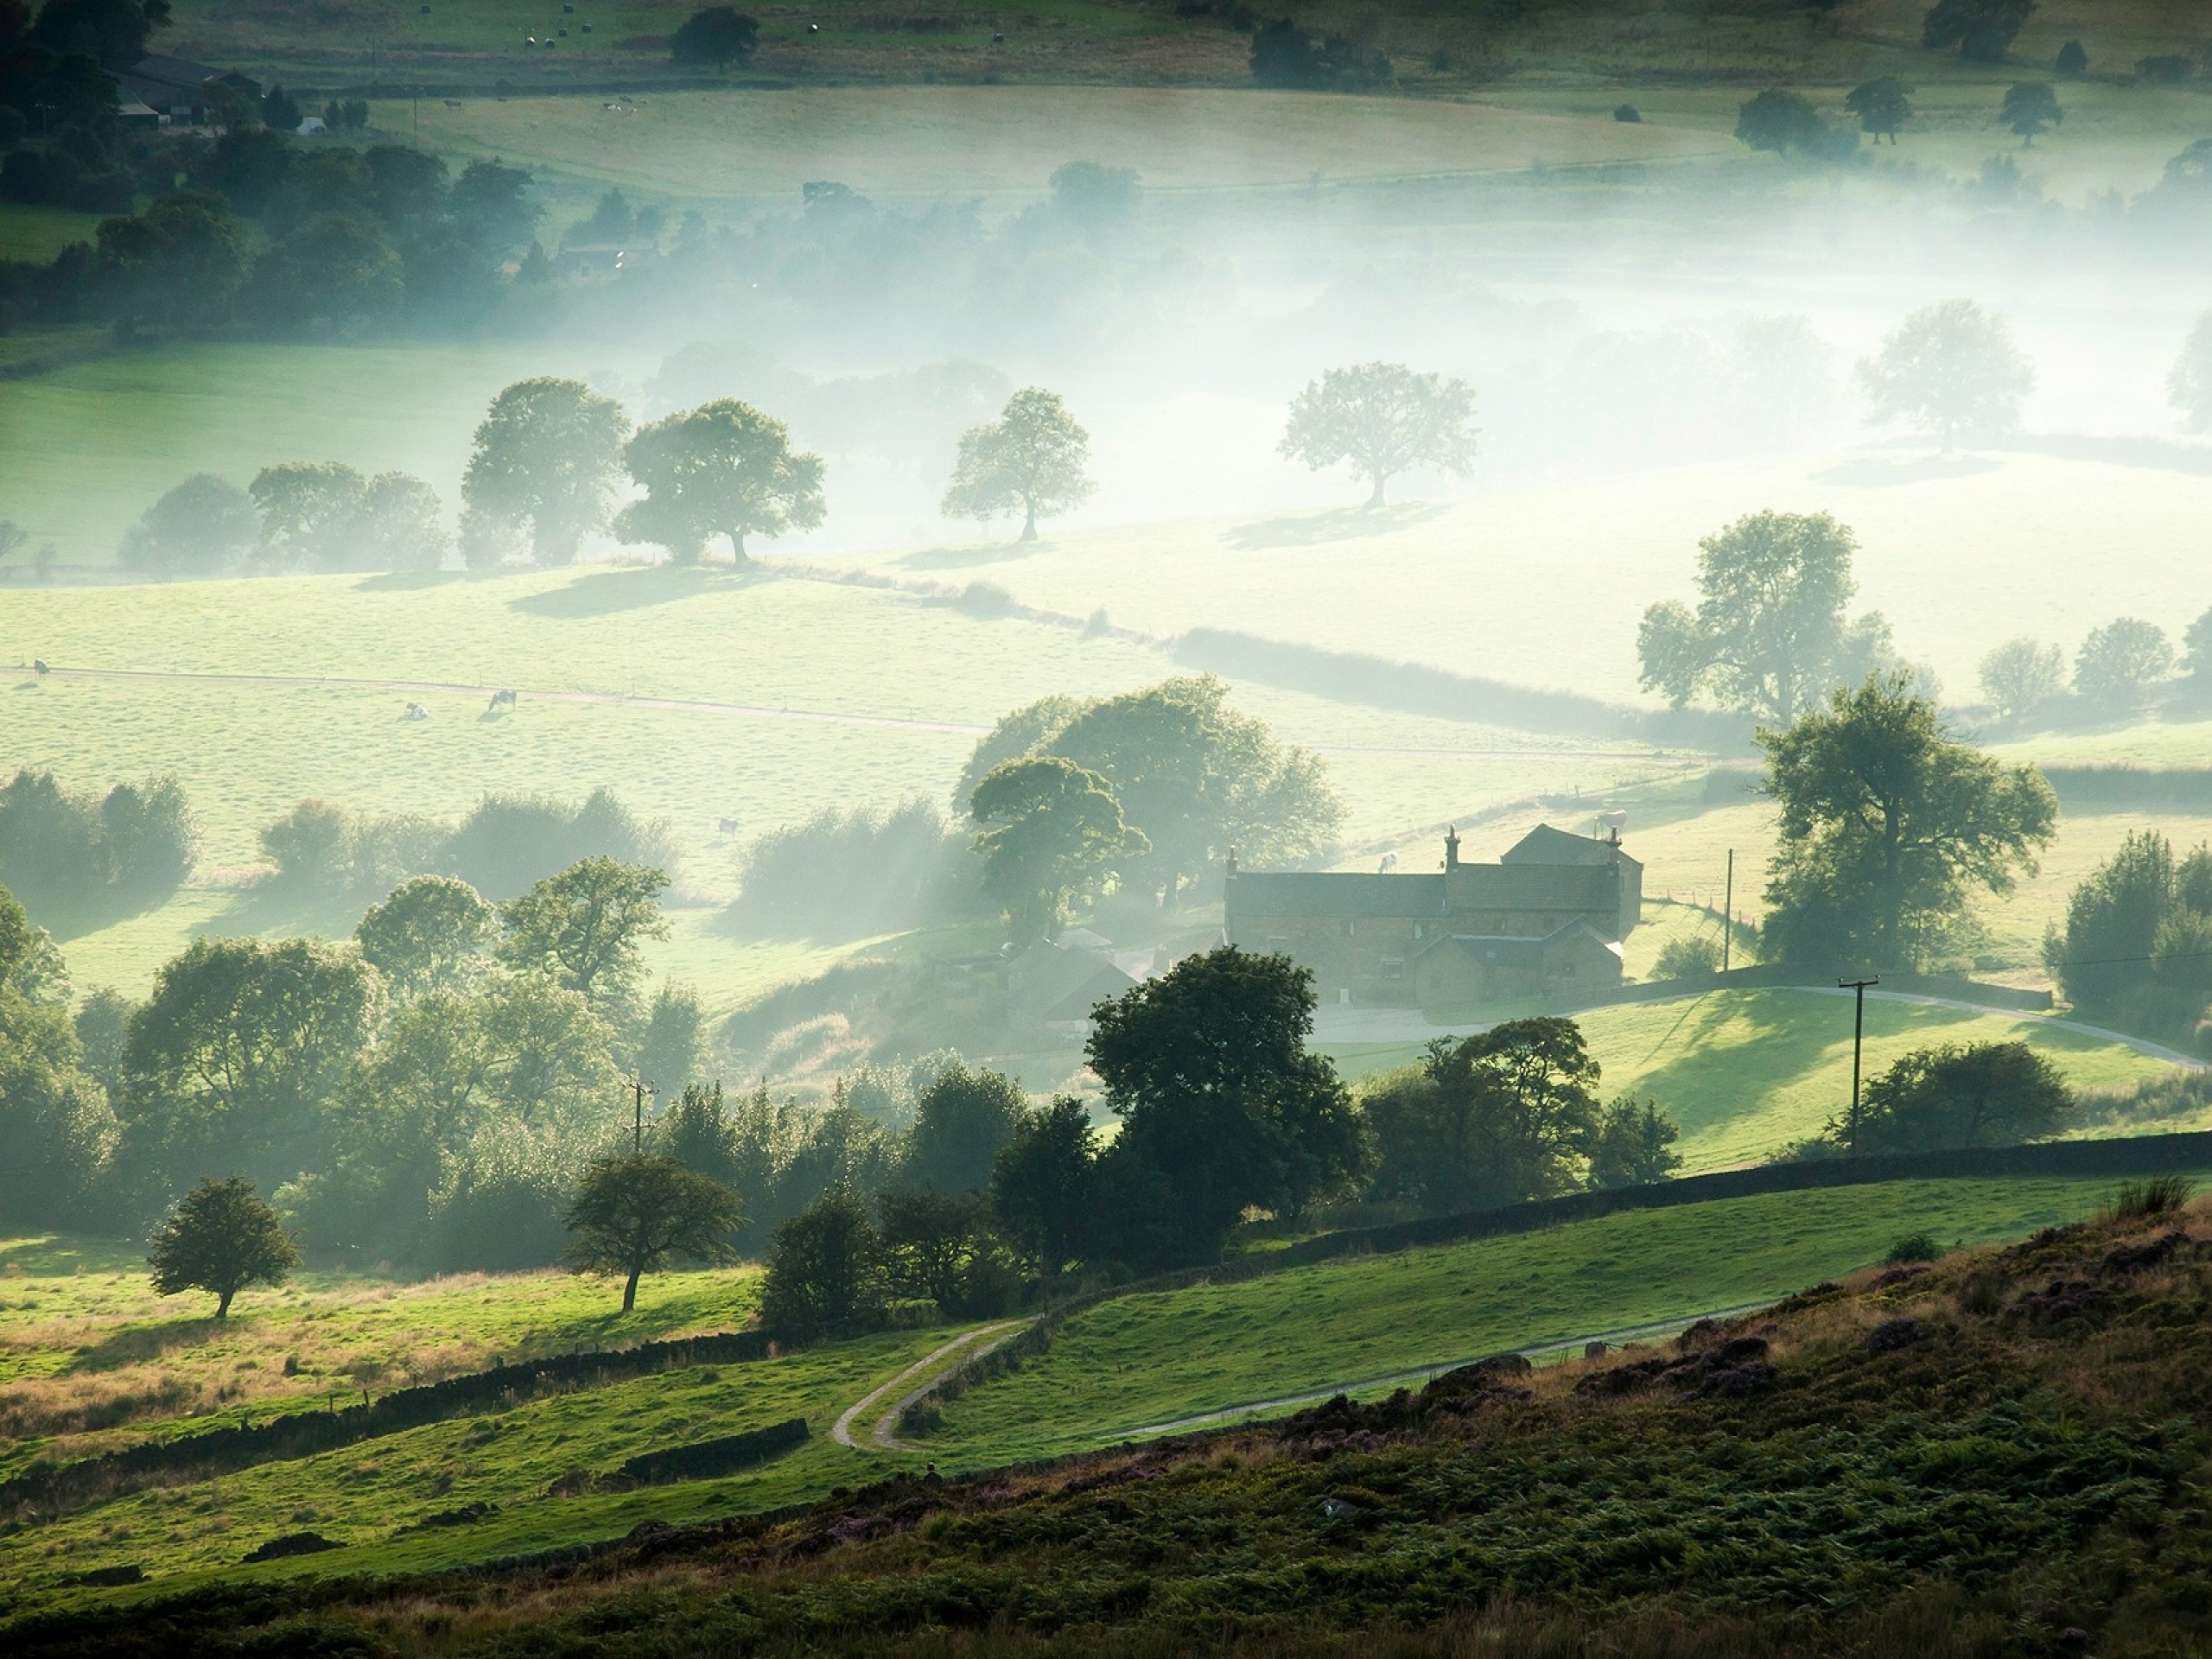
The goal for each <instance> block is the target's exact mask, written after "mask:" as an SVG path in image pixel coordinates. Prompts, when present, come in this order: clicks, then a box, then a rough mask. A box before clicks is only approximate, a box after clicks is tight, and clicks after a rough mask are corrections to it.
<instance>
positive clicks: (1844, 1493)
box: [10, 1210, 2212, 1659]
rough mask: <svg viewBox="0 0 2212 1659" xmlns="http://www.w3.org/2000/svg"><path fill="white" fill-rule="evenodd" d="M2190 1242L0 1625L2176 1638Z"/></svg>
mask: <svg viewBox="0 0 2212 1659" xmlns="http://www.w3.org/2000/svg"><path fill="white" fill-rule="evenodd" d="M2177 1222H2178V1224H2179V1225H2178V1227H2177V1225H2176V1224H2177ZM2202 1225H2203V1212H2202V1211H2201V1210H2198V1211H2191V1212H2190V1213H2188V1214H2186V1215H2183V1216H2182V1217H2174V1216H2171V1215H2160V1216H2156V1217H2131V1218H2125V1219H2119V1220H2101V1221H2098V1222H2096V1223H2094V1224H2090V1225H2088V1226H2087V1227H2079V1228H2071V1229H2067V1230H2061V1231H2058V1232H2056V1233H2045V1234H2040V1235H2038V1236H2036V1237H2035V1238H2033V1239H2031V1240H2026V1241H2024V1242H2022V1243H2018V1244H2014V1245H2012V1246H2009V1247H2006V1248H2004V1249H1983V1250H1977V1251H1973V1252H1967V1253H1964V1254H1961V1255H1955V1256H1953V1257H1951V1258H1949V1259H1948V1260H1946V1261H1944V1262H1941V1263H1939V1264H1938V1265H1937V1266H1936V1268H1934V1269H1933V1270H1921V1271H1917V1272H1914V1273H1909V1274H1874V1275H1867V1276H1865V1277H1861V1278H1859V1279H1855V1280H1853V1281H1851V1282H1850V1283H1848V1284H1846V1285H1842V1286H1835V1285H1827V1286H1822V1287H1820V1288H1819V1289H1818V1290H1815V1291H1813V1292H1808V1294H1804V1295H1802V1296H1799V1297H1796V1298H1793V1299H1792V1300H1790V1301H1789V1302H1787V1303H1785V1304H1783V1305H1782V1306H1779V1307H1777V1308H1776V1309H1774V1310H1772V1311H1771V1312H1770V1313H1765V1314H1764V1315H1760V1316H1757V1317H1755V1318H1753V1319H1745V1320H1739V1321H1736V1322H1734V1323H1732V1324H1730V1325H1726V1326H1724V1327H1723V1328H1721V1329H1720V1330H1719V1331H1717V1332H1702V1333H1700V1336H1699V1338H1697V1339H1696V1340H1695V1341H1689V1340H1686V1341H1684V1342H1683V1343H1681V1344H1668V1345H1666V1346H1664V1347H1658V1348H1654V1347H1644V1348H1642V1349H1640V1350H1632V1351H1630V1352H1628V1353H1627V1354H1625V1355H1621V1356H1607V1357H1604V1358H1601V1359H1599V1360H1595V1361H1587V1362H1585V1361H1580V1360H1578V1361H1576V1362H1575V1363H1572V1364H1570V1365H1567V1366H1563V1367H1560V1368H1558V1369H1556V1370H1551V1371H1548V1372H1541V1373H1539V1374H1537V1375H1535V1376H1531V1377H1525V1378H1499V1377H1496V1376H1488V1377H1485V1376H1459V1377H1455V1378H1451V1379H1447V1380H1445V1381H1441V1382H1440V1383H1438V1384H1437V1385H1436V1386H1435V1387H1433V1388H1430V1389H1424V1390H1422V1391H1421V1393H1420V1394H1418V1395H1411V1394H1408V1395H1401V1396H1399V1397H1397V1398H1395V1399H1394V1400H1391V1401H1388V1402H1381V1403H1378V1404H1377V1405H1375V1406H1371V1407H1358V1406H1356V1405H1354V1404H1351V1403H1350V1402H1337V1403H1335V1404H1332V1405H1331V1406H1329V1407H1327V1408H1324V1409H1321V1410H1319V1411H1317V1412H1314V1413H1311V1414H1306V1416H1304V1417H1302V1418H1300V1419H1299V1420H1296V1421H1292V1422H1290V1423H1287V1424H1285V1425H1281V1426H1279V1427H1278V1426H1267V1427H1258V1428H1251V1429H1243V1430H1233V1431H1230V1432H1227V1433H1218V1434H1214V1435H1210V1436H1206V1437H1203V1438H1200V1439H1198V1440H1191V1441H1186V1442H1184V1443H1181V1444H1179V1445H1175V1446H1166V1447H1140V1448H1116V1449H1115V1450H1113V1451H1110V1452H1103V1453H1101V1454H1099V1455H1098V1456H1096V1457H1095V1458H1092V1459H1086V1460H1084V1461H1083V1462H1080V1463H1077V1464H1076V1465H1073V1466H1065V1467H1059V1468H1049V1469H1042V1470H1027V1471H1006V1472H1001V1473H994V1474H990V1475H987V1476H982V1477H980V1478H976V1479H973V1480H954V1481H951V1482H934V1483H932V1482H916V1481H913V1480H912V1479H905V1480H893V1481H886V1482H882V1483H880V1484H874V1485H871V1486H866V1487H862V1488H861V1490H859V1491H841V1492H839V1493H837V1494H836V1495H835V1496H834V1497H831V1498H830V1499H829V1500H828V1501H825V1502H823V1503H819V1504H817V1505H816V1506H815V1507H813V1508H811V1509H810V1510H806V1511H805V1512H804V1513H802V1514H799V1515H797V1516H790V1517H786V1518H784V1519H781V1520H779V1521H777V1522H766V1523H764V1522H748V1521H744V1520H736V1519H733V1520H729V1521H725V1522H721V1524H718V1525H715V1526H710V1527H707V1528H703V1529H699V1530H697V1531H696V1532H692V1533H690V1534H683V1533H671V1532H667V1531H655V1532H653V1533H651V1534H648V1535H639V1536H638V1537H637V1538H634V1539H632V1540H631V1541H628V1542H626V1543H624V1544H616V1545H613V1546H612V1547H611V1548H608V1549H607V1550H606V1551H604V1552H602V1553H601V1554H600V1555H599V1557H598V1558H597V1559H596V1560H594V1561H593V1562H592V1563H591V1564H590V1565H589V1566H588V1567H586V1568H585V1569H584V1570H582V1571H579V1570H577V1567H576V1566H575V1563H574V1562H572V1561H564V1562H563V1563H562V1564H560V1565H559V1566H558V1567H525V1568H524V1569H523V1570H521V1571H520V1572H519V1573H516V1574H514V1575H512V1576H511V1577H505V1578H503V1579H501V1580H497V1581H495V1582H493V1583H490V1584H486V1582H484V1581H483V1580H480V1579H473V1578H472V1579H463V1578H454V1579H449V1580H432V1579H423V1578H416V1579H405V1580H383V1581H379V1580H378V1579H377V1578H376V1577H374V1576H372V1575H374V1574H376V1573H378V1571H379V1569H381V1568H383V1567H385V1561H384V1560H380V1559H378V1558H376V1557H373V1556H369V1555H366V1554H364V1553H363V1552H359V1551H356V1552H351V1553H350V1554H347V1555H329V1556H324V1557H320V1558H317V1559H316V1560H315V1562H314V1563H313V1566H314V1568H315V1583H314V1584H313V1586H312V1587H308V1586H305V1585H302V1587H300V1588H298V1589H296V1590H292V1591H289V1592H276V1593H263V1594H259V1595H256V1596H254V1597H252V1598H251V1599H246V1598H238V1597H232V1596H213V1595H210V1596H205V1597H200V1598H198V1599H194V1598H193V1597H192V1596H190V1595H189V1594H188V1593H187V1594H184V1595H179V1594H178V1593H177V1592H179V1591H185V1592H189V1590H190V1589H191V1587H192V1580H189V1579H187V1580H183V1581H182V1582H181V1583H172V1584H169V1585H161V1584H157V1585H156V1586H155V1587H154V1588H153V1589H152V1590H150V1591H141V1592H125V1596H126V1597H127V1598H128V1599H124V1600H122V1601H121V1602H120V1605H118V1606H117V1607H116V1608H115V1609H114V1611H111V1612H107V1613H104V1614H100V1613H92V1612H91V1611H89V1610H87V1611H86V1612H85V1613H84V1614H82V1615H79V1617H77V1618H68V1617H67V1616H64V1617H61V1618H53V1619H51V1620H50V1621H49V1622H47V1623H44V1624H33V1625H22V1624H19V1625H17V1626H16V1627H15V1628H14V1629H13V1630H11V1631H10V1635H11V1637H13V1638H14V1641H15V1644H16V1647H17V1649H18V1650H20V1651H22V1652H25V1653H26V1654H48V1653H51V1654H56V1655H60V1654H70V1655H74V1654H80V1653H81V1654H90V1653H93V1652H101V1653H113V1652H122V1653H128V1654H137V1653H140V1652H148V1653H150V1652H154V1651H157V1650H161V1648H162V1646H163V1645H168V1646H169V1647H170V1648H171V1649H172V1650H173V1649H174V1646H175V1644H178V1643H189V1642H192V1641H194V1639H196V1638H202V1637H206V1638H213V1637H216V1636H217V1634H218V1633H219V1634H220V1637H222V1638H223V1639H226V1640H235V1639H237V1638H238V1637H246V1638H247V1639H258V1640H260V1641H264V1642H267V1643H270V1644H271V1645H274V1644H275V1643H277V1642H280V1641H281V1642H283V1643H289V1644H290V1645H292V1646H295V1647H308V1646H310V1645H312V1646H314V1647H316V1648H319V1649H322V1650H327V1651H356V1652H358V1651H363V1650H369V1651H374V1650H376V1649H378V1647H384V1648H387V1649H426V1648H427V1649H435V1650H436V1651H439V1652H442V1653H451V1654H456V1655H462V1654H467V1655H474V1654H493V1653H512V1652H518V1651H564V1650H576V1651H581V1650H585V1649H589V1650H591V1651H593V1652H595V1653H603V1654H608V1655H613V1656H618V1659H629V1656H647V1655H658V1654H670V1653H677V1652H687V1651H698V1650H701V1649H706V1648H709V1647H716V1648H719V1647H738V1646H742V1648H743V1649H744V1650H746V1651H748V1652H755V1653H762V1654H779V1655H780V1654H787V1653H788V1654H796V1653H799V1652H803V1651H819V1650H821V1649H823V1648H824V1647H834V1648H836V1649H838V1650H840V1651H844V1652H853V1653H865V1654H890V1653H907V1652H912V1653H933V1654H942V1653H945V1652H948V1651H955V1652H960V1653H964V1654H973V1655H977V1656H999V1655H1032V1654H1037V1653H1041V1652H1045V1651H1057V1652H1069V1651H1075V1652H1084V1653H1095V1654H1116V1655H1122V1654H1128V1655H1135V1654H1139V1653H1157V1652H1165V1651H1188V1650H1192V1649H1197V1648H1199V1647H1204V1648H1205V1649H1208V1650H1211V1651H1217V1652H1230V1653H1235V1654H1239V1655H1245V1656H1251V1659H1260V1656H1273V1659H1288V1656H1319V1655H1321V1654H1325V1653H1364V1654H1377V1655H1381V1654H1390V1655H1396V1656H1405V1659H1412V1656H1426V1655H1432V1654H1433V1655H1438V1656H1443V1655H1446V1654H1465V1653H1468V1652H1500V1653H1574V1654H1588V1653H1600V1652H1636V1653H1640V1654H1649V1655H1653V1656H1666V1659H1691V1656H1698V1659H1751V1656H1755V1655H1757V1656H1767V1655H1777V1654H1783V1655H1823V1656H1825V1655H1834V1656H1839V1659H1840V1656H1843V1655H1846V1654H1849V1655H1853V1656H1874V1659H1888V1656H1899V1659H1903V1656H1913V1659H1966V1656H1969V1655H1992V1654H2000V1653H2017V1654H2021V1655H2030V1654H2049V1653H2065V1652H2083V1651H2089V1652H2095V1653H2098V1654H2101V1655H2107V1656H2113V1659H2149V1656H2153V1655H2160V1656H2164V1655H2173V1654H2181V1653H2189V1652H2193V1651H2196V1650H2197V1649H2199V1648H2201V1646H2202V1635H2203V1624H2204V1618H2205V1614H2204V1605H2205V1598H2204V1587H2203V1586H2204V1582H2205V1579H2206V1575H2207V1573H2208V1572H2212V1556H2208V1552H2207V1548H2206V1544H2205V1537H2206V1532H2207V1527H2208V1522H2212V1516H2208V1515H2207V1505H2206V1503H2205V1502H2204V1498H2203V1495H2202V1482H2201V1480H2200V1479H2199V1478H2198V1476H2199V1474H2200V1472H2201V1470H2202V1464H2203V1461H2204V1459H2205V1457H2206V1456H2207V1453H2208V1451H2212V1442H2208V1439H2207V1435H2206V1433H2205V1429H2204V1427H2203V1425H2202V1421H2201V1416H2200V1414H2197V1413H2196V1412H2195V1411H2194V1410H2192V1409H2191V1408H2190V1404H2191V1402H2196V1400H2198V1398H2199V1397H2200V1395H2201V1387H2202V1385H2201V1378H2202V1375H2203V1372H2204V1370H2205V1367H2206V1364H2207V1363H2208V1360H2209V1359H2212V1353H2208V1349H2207V1343H2206V1336H2205V1326H2204V1324H2203V1322H2202V1320H2201V1319H2197V1318H2196V1317H2195V1315H2194V1313H2193V1311H2192V1310H2193V1309H2194V1308H2195V1306H2196V1304H2197V1303H2198V1301H2199V1300H2201V1299H2202V1296H2203V1295H2204V1294H2205V1293H2206V1288H2207V1284H2208V1262H2207V1256H2206V1252H2205V1249H2204V1247H2203V1245H2202V1243H2201V1242H2199V1241H2196V1240H2193V1239H2192V1238H2191V1237H2190V1235H2191V1234H2192V1233H2195V1232H2196V1231H2199V1230H2202ZM2170 1229H2171V1231H2170ZM2053 1280H2056V1281H2061V1282H2062V1283H2063V1284H2064V1285H2066V1286H2067V1287H2069V1294H2065V1295H2057V1294H2047V1293H2045V1292H2044V1289H2043V1287H2044V1285H2045V1284H2046V1283H2048V1282H2050V1281H2053ZM2154 1413H2155V1414H2158V1415H2157V1416H2156V1418H2155V1421H2154V1419H2153V1417H2152V1414H2154ZM348 1567H351V1568H353V1571H354V1573H356V1574H357V1576H356V1577H354V1578H353V1579H352V1580H340V1581H338V1582H335V1583H334V1582H332V1576H333V1569H334V1568H335V1569H336V1570H337V1571H339V1572H344V1571H346V1569H347V1568H348ZM58 1605H60V1604H56V1603H48V1606H49V1607H57V1606H58ZM79 1605H82V1604H79Z"/></svg>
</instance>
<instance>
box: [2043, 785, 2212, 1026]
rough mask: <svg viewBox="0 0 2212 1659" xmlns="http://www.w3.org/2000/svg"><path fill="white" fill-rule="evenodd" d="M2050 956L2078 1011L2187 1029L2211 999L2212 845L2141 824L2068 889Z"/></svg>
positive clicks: (2048, 962) (2049, 943)
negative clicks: (2177, 852)
mask: <svg viewBox="0 0 2212 1659" xmlns="http://www.w3.org/2000/svg"><path fill="white" fill-rule="evenodd" d="M2044 965H2045V966H2046V967H2047V968H2049V969H2050V976H2051V977H2052V978H2053V979H2054V980H2056V982H2057V983H2058V988H2059V989H2060V990H2061V991H2062V992H2063V993H2064V994H2065V996H2066V1000H2067V1001H2069V1002H2071V1003H2072V1004H2073V1005H2074V1007H2075V1009H2076V1010H2078V1011H2079V1012H2080V1013H2082V1014H2085V1015H2087V1016H2088V1017H2089V1018H2091V1019H2094V1020H2107V1021H2110V1022H2111V1023H2113V1024H2115V1025H2119V1026H2122V1027H2132V1028H2134V1029H2137V1030H2151V1031H2157V1032H2160V1033H2169V1032H2171V1033H2173V1034H2175V1035H2177V1036H2181V1035H2186V1034H2187V1033H2188V1032H2189V1031H2190V1028H2191V1027H2193V1026H2194V1025H2195V1024H2196V1021H2197V1020H2200V1019H2202V1017H2203V1015H2204V1013H2205V1009H2206V1007H2207V1005H2208V1003H2212V850H2207V849H2205V848H2202V847H2199V848H2198V849H2196V851H2194V852H2192V853H2190V855H2188V856H2187V857H2185V858H2182V859H2178V860H2177V859H2176V858H2175V856H2174V851H2173V848H2172V846H2171V843H2170V842H2168V841H2167V840H2166V838H2165V837H2164V836H2162V835H2160V834H2159V833H2158V831H2157V830H2155V829H2143V830H2138V831H2135V832H2133V833H2132V834H2130V835H2129V836H2127V837H2126V839H2125V840H2124V841H2122V842H2120V849H2119V850H2118V851H2117V852H2115V853H2113V855H2112V856H2111V857H2110V858H2108V859H2107V860H2106V861H2104V862H2103V863H2102V864H2100V865H2099V866H2097V868H2095V869H2094V870H2092V871H2091V872H2090V873H2089V874H2088V878H2087V879H2086V880H2083V881H2082V884H2081V886H2079V887H2075V889H2074V891H2073V893H2071V894H2070V895H2069V897H2068V899H2067V903H2066V922H2065V925H2064V926H2063V927H2058V928H2053V929H2052V930H2051V931H2050V936H2049V937H2048V938H2045V940H2044Z"/></svg>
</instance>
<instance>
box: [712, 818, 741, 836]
mask: <svg viewBox="0 0 2212 1659" xmlns="http://www.w3.org/2000/svg"><path fill="white" fill-rule="evenodd" d="M715 829H718V830H720V831H721V833H722V834H723V835H726V836H734V835H735V834H736V833H737V820H736V819H735V818H717V819H715Z"/></svg>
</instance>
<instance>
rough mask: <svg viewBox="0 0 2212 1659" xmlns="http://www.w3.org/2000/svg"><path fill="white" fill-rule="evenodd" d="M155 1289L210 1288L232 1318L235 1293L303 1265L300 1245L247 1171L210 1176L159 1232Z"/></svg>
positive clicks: (152, 1257)
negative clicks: (259, 1194)
mask: <svg viewBox="0 0 2212 1659" xmlns="http://www.w3.org/2000/svg"><path fill="white" fill-rule="evenodd" d="M147 1260H148V1262H149V1263H150V1264H151V1265H152V1267H153V1269H154V1291H155V1294H157V1295H162V1296H175V1295H176V1294H178V1293H180V1292H181V1291H187V1290H205V1291H209V1292H212V1293H213V1294H214V1297H215V1317H216V1318H217V1319H228V1318H229V1317H230V1313H231V1298H232V1297H233V1296H235V1295H237V1294H238V1292H240V1291H241V1290H243V1289H245V1287H247V1286H248V1285H253V1284H263V1285H281V1284H283V1282H284V1280H285V1278H286V1276H287V1275H288V1274H290V1272H291V1271H292V1269H293V1268H296V1267H298V1266H299V1265H300V1247H299V1246H298V1245H297V1244H296V1243H294V1242H293V1239H292V1236H291V1235H290V1234H289V1233H287V1232H286V1231H285V1230H284V1224H283V1222H282V1221H281V1220H279V1219H278V1218H277V1212H276V1211H274V1210H271V1209H270V1207H269V1206H268V1205H266V1204H264V1203H263V1202H262V1201H261V1199H260V1198H257V1197H256V1196H255V1195H254V1191H253V1183H252V1182H251V1181H250V1180H247V1179H245V1177H244V1176H242V1175H233V1176H232V1177H231V1178H230V1179H228V1180H226V1181H217V1180H206V1181H202V1182H200V1185H198V1186H195V1187H194V1188H193V1189H192V1191H191V1192H188V1193H186V1194H185V1195H184V1197H183V1198H181V1200H179V1202H178V1204H177V1206H176V1208H175V1209H174V1210H172V1211H169V1213H168V1217H166V1218H164V1219H163V1221H162V1224H161V1226H160V1227H159V1228H158V1229H157V1230H156V1231H155V1234H154V1242H153V1248H152V1249H151V1250H150V1251H149V1254H148V1256H147Z"/></svg>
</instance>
